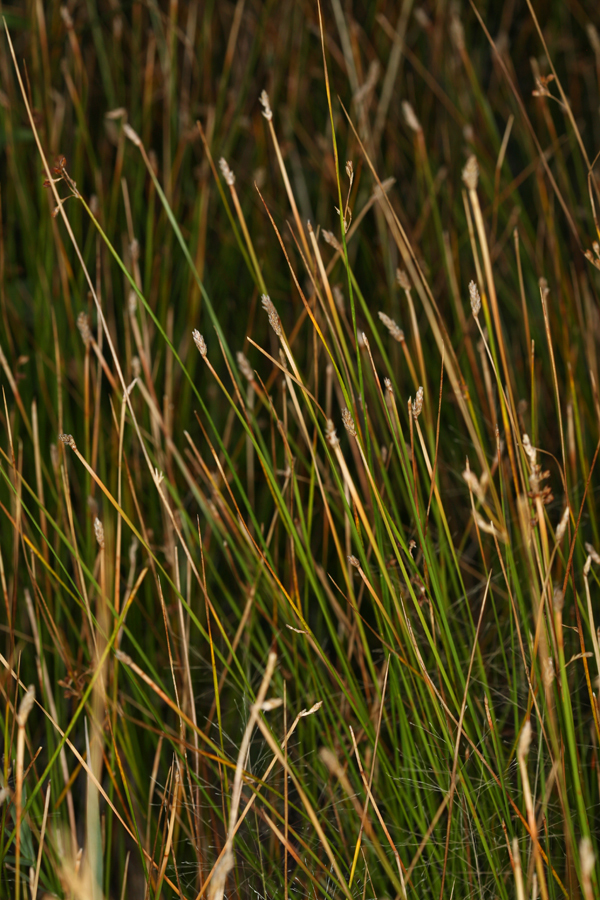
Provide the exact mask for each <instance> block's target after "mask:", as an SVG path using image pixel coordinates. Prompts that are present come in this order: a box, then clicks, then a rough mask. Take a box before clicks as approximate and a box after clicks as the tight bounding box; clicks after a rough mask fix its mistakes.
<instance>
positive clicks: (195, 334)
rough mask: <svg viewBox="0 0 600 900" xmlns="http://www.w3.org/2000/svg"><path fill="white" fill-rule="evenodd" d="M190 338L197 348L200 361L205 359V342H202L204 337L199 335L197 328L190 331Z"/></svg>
mask: <svg viewBox="0 0 600 900" xmlns="http://www.w3.org/2000/svg"><path fill="white" fill-rule="evenodd" d="M192 337H193V338H194V343H195V345H196V347H197V348H198V352H199V354H200V356H201V357H202V359H206V354H207V352H208V351H207V349H206V341H205V340H204V336H203V335H201V334H200V332H199V331H198V329H197V328H194V330H193V331H192Z"/></svg>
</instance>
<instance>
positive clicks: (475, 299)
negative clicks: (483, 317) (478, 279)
mask: <svg viewBox="0 0 600 900" xmlns="http://www.w3.org/2000/svg"><path fill="white" fill-rule="evenodd" d="M469 297H470V300H471V312H472V313H473V315H474V316H475V318H477V316H478V315H479V313H480V311H481V297H480V296H479V290H478V289H477V285H476V284H475V282H474V281H471V282H469Z"/></svg>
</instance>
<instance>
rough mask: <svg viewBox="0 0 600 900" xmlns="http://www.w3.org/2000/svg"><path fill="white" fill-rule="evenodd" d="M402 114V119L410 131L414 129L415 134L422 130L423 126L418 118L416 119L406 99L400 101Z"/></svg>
mask: <svg viewBox="0 0 600 900" xmlns="http://www.w3.org/2000/svg"><path fill="white" fill-rule="evenodd" d="M402 114H403V116H404V121H405V122H406V124H407V125H408V127H409V128H410V129H411V131H414V132H415V134H418V133H419V132H420V131H423V127H422V125H421V123H420V122H419V120H418V119H417V116H416V114H415V111H414V109H413V108H412V106H411V105H410V103H409V102H408V100H403V101H402Z"/></svg>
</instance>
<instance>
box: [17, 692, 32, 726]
mask: <svg viewBox="0 0 600 900" xmlns="http://www.w3.org/2000/svg"><path fill="white" fill-rule="evenodd" d="M34 703H35V686H34V685H33V684H30V685H29V687H28V688H27V692H26V694H25V696H24V697H23V699H22V700H21V704H20V706H19V713H18V715H17V722H18V723H19V726H20V727H21V728H24V727H25V723H26V722H27V719H28V718H29V713H30V712H31V710H32V709H33V705H34Z"/></svg>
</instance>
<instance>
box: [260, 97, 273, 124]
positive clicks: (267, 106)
mask: <svg viewBox="0 0 600 900" xmlns="http://www.w3.org/2000/svg"><path fill="white" fill-rule="evenodd" d="M258 99H259V100H260V105H261V106H262V114H263V116H264V117H265V119H266V120H267V122H270V121H271V120H272V118H273V110H272V109H271V103H270V102H269V95H268V94H267V92H266V91H261V94H260V97H259V98H258Z"/></svg>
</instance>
